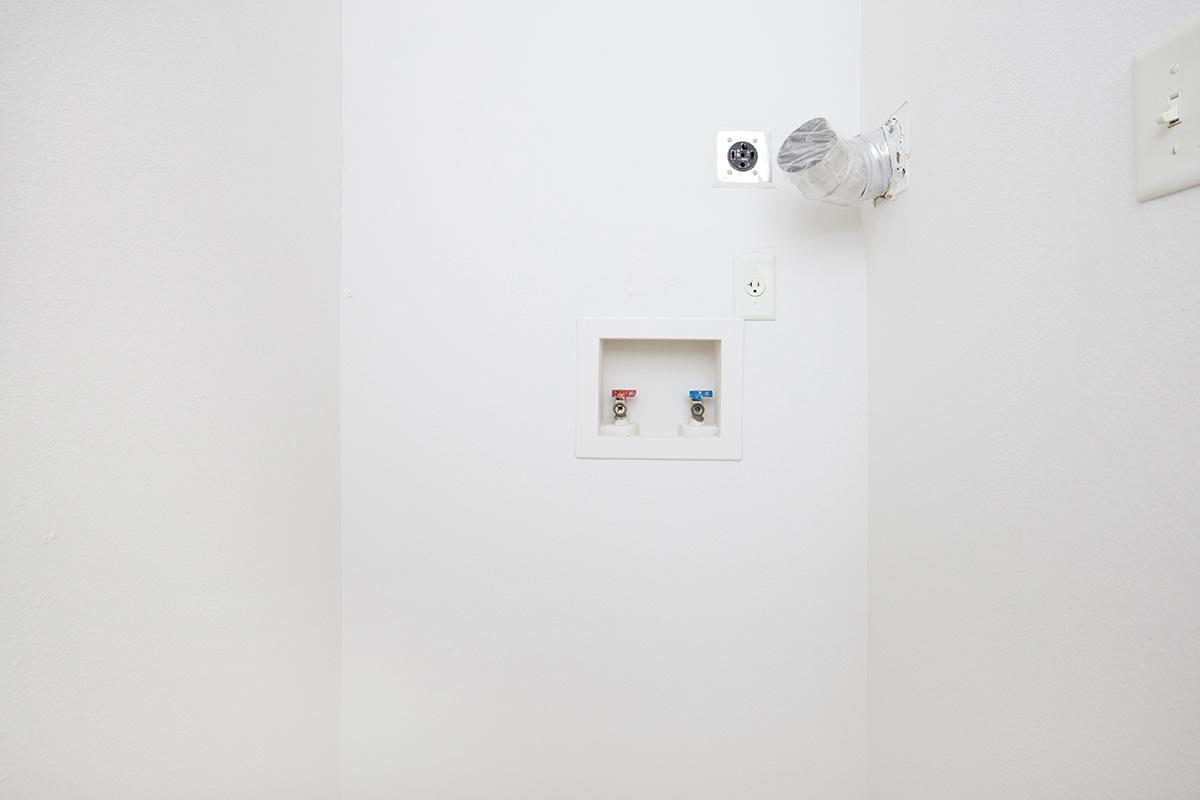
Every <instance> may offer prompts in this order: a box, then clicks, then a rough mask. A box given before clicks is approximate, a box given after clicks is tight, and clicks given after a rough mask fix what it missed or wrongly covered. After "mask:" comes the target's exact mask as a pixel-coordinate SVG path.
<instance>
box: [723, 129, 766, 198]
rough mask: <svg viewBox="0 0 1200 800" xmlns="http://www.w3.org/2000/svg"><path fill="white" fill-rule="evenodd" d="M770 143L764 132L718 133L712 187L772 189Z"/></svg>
mask: <svg viewBox="0 0 1200 800" xmlns="http://www.w3.org/2000/svg"><path fill="white" fill-rule="evenodd" d="M772 158H773V156H772V155H771V140H770V136H768V134H767V132H766V131H718V132H717V140H716V151H715V156H714V165H715V169H716V174H715V176H714V185H715V186H732V187H739V186H740V187H751V186H772V185H773V184H772V183H771V161H772Z"/></svg>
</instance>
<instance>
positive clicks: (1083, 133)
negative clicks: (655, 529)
mask: <svg viewBox="0 0 1200 800" xmlns="http://www.w3.org/2000/svg"><path fill="white" fill-rule="evenodd" d="M1195 12H1196V7H1195V4H1193V3H1184V2H1172V1H1168V0H1154V1H1153V2H1144V3H1133V4H1130V3H1118V2H1110V1H1109V0H1103V1H1102V2H1090V1H1089V2H1084V1H1083V0H1069V1H1068V2H1061V3H1034V2H1019V3H1015V4H1014V3H986V4H984V3H974V4H969V5H968V7H966V8H959V9H957V10H956V11H955V12H954V13H952V14H947V13H946V10H945V8H944V7H942V5H940V4H937V3H930V2H924V1H923V0H922V1H921V2H917V3H915V4H913V3H903V4H897V3H890V2H881V0H867V2H865V3H864V7H863V31H864V39H863V79H864V84H863V85H864V98H863V104H864V105H863V109H864V118H866V117H870V118H876V117H881V116H882V115H884V114H886V113H887V112H889V111H890V110H891V107H892V106H893V104H895V103H896V102H898V101H899V100H901V99H903V98H906V97H907V98H910V99H911V100H912V110H913V125H912V128H913V144H914V157H913V174H912V189H911V191H910V192H909V193H908V194H907V195H905V196H904V197H902V198H901V199H900V201H899V202H897V203H895V204H892V205H890V206H887V207H884V208H880V209H875V210H874V211H873V212H872V211H868V212H867V214H866V217H865V220H864V221H865V225H864V230H865V232H866V237H867V248H868V249H867V253H868V281H869V295H870V304H869V340H870V463H871V468H870V496H871V502H870V576H869V577H870V579H869V586H870V631H871V632H870V702H869V704H870V725H869V728H870V741H871V746H870V775H871V790H872V791H871V796H873V797H878V798H887V799H888V800H904V798H920V799H921V800H933V799H934V798H945V799H946V800H957V799H958V798H963V797H971V798H979V799H980V800H982V799H983V798H1005V800H1009V799H1010V798H1015V797H1021V798H1030V799H1034V798H1066V797H1070V798H1085V797H1087V798H1098V797H1113V798H1128V797H1157V798H1180V799H1182V798H1192V797H1196V796H1200V680H1197V676H1198V675H1200V538H1198V537H1197V532H1198V531H1200V505H1198V501H1197V497H1198V495H1197V487H1198V486H1200V455H1198V454H1200V360H1198V356H1197V353H1200V322H1198V320H1200V313H1198V312H1200V269H1198V268H1197V267H1200V259H1198V257H1197V255H1196V254H1197V253H1198V252H1200V224H1198V223H1197V220H1198V219H1200V191H1191V192H1188V193H1184V194H1179V195H1175V196H1172V197H1167V198H1164V199H1162V200H1157V201H1154V202H1152V203H1149V204H1145V205H1139V204H1137V203H1136V202H1135V200H1134V171H1133V170H1134V164H1133V149H1132V143H1131V138H1132V129H1133V123H1132V121H1131V118H1130V105H1131V102H1130V96H1129V83H1130V67H1131V63H1132V58H1133V54H1134V52H1136V51H1137V50H1138V49H1140V48H1141V47H1143V46H1145V45H1146V44H1148V43H1150V42H1152V41H1154V40H1155V39H1156V38H1157V37H1158V36H1159V35H1161V34H1163V33H1165V32H1166V31H1167V30H1168V29H1169V28H1170V26H1171V25H1172V24H1174V23H1177V22H1180V21H1182V20H1185V19H1187V18H1188V16H1189V15H1190V14H1194V13H1195Z"/></svg>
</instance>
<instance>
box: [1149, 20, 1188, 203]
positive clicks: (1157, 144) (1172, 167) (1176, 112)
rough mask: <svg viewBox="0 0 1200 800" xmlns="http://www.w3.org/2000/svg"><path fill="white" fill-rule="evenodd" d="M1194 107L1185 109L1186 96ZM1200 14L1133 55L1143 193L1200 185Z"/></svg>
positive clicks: (1156, 194) (1154, 194)
mask: <svg viewBox="0 0 1200 800" xmlns="http://www.w3.org/2000/svg"><path fill="white" fill-rule="evenodd" d="M1185 94H1186V95H1187V96H1188V98H1189V100H1188V103H1189V106H1188V108H1189V109H1190V110H1189V111H1188V113H1187V115H1186V116H1185V115H1184V112H1183V96H1184V95H1185ZM1197 98H1200V18H1196V19H1193V20H1191V21H1189V22H1184V23H1183V24H1181V25H1180V26H1179V27H1178V28H1176V29H1175V30H1174V31H1171V32H1170V33H1168V34H1167V35H1166V36H1164V37H1163V38H1162V39H1160V40H1159V41H1158V42H1156V43H1155V44H1152V45H1150V46H1149V47H1147V48H1146V49H1145V50H1143V51H1142V52H1140V53H1138V54H1137V57H1136V58H1134V60H1133V130H1134V150H1135V152H1136V153H1137V198H1138V200H1151V199H1153V198H1155V197H1162V196H1163V195H1164V194H1170V193H1171V192H1178V191H1180V190H1182V189H1187V188H1188V187H1191V186H1197V185H1200V117H1197V112H1196V109H1195V108H1193V106H1196V104H1197V102H1200V101H1198V100H1197Z"/></svg>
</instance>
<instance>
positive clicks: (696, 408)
mask: <svg viewBox="0 0 1200 800" xmlns="http://www.w3.org/2000/svg"><path fill="white" fill-rule="evenodd" d="M712 396H713V393H712V389H692V390H691V391H690V392H688V399H689V400H690V402H691V412H692V424H693V425H703V424H704V398H706V397H712Z"/></svg>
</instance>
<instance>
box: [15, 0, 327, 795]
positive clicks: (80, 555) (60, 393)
mask: <svg viewBox="0 0 1200 800" xmlns="http://www.w3.org/2000/svg"><path fill="white" fill-rule="evenodd" d="M339 25H340V20H339V14H338V6H337V4H336V3H332V2H314V3H303V4H296V3H290V2H289V3H283V2H267V3H253V4H237V3H221V4H213V3H205V4H187V3H161V2H153V3H151V2H142V3H125V4H111V3H48V2H42V1H41V0H38V1H37V2H33V1H30V2H20V1H18V2H6V3H4V4H0V109H2V110H0V797H4V798H6V800H25V799H29V800H44V799H46V798H54V800H73V799H74V798H88V799H89V800H90V799H91V798H118V797H119V798H124V799H126V800H131V799H133V798H155V800H161V798H164V797H171V798H207V799H211V798H214V797H222V798H251V797H254V798H264V797H286V798H306V797H311V798H330V797H334V796H336V792H337V780H336V770H337V690H338V668H337V665H338V636H337V627H338V614H339V588H338V558H339V550H338V546H337V526H338V489H337V482H338V444H337V442H338V418H337V398H338V390H337V383H338V366H337V365H338V343H337V342H338V325H337V314H338V294H337V293H338V274H337V269H336V263H337V259H338V255H339V253H338V207H339V202H340V201H339V174H338V166H339V165H338V151H339V137H340V131H339V124H338V115H339V93H340V75H339V57H340V56H339V49H340V40H339Z"/></svg>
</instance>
